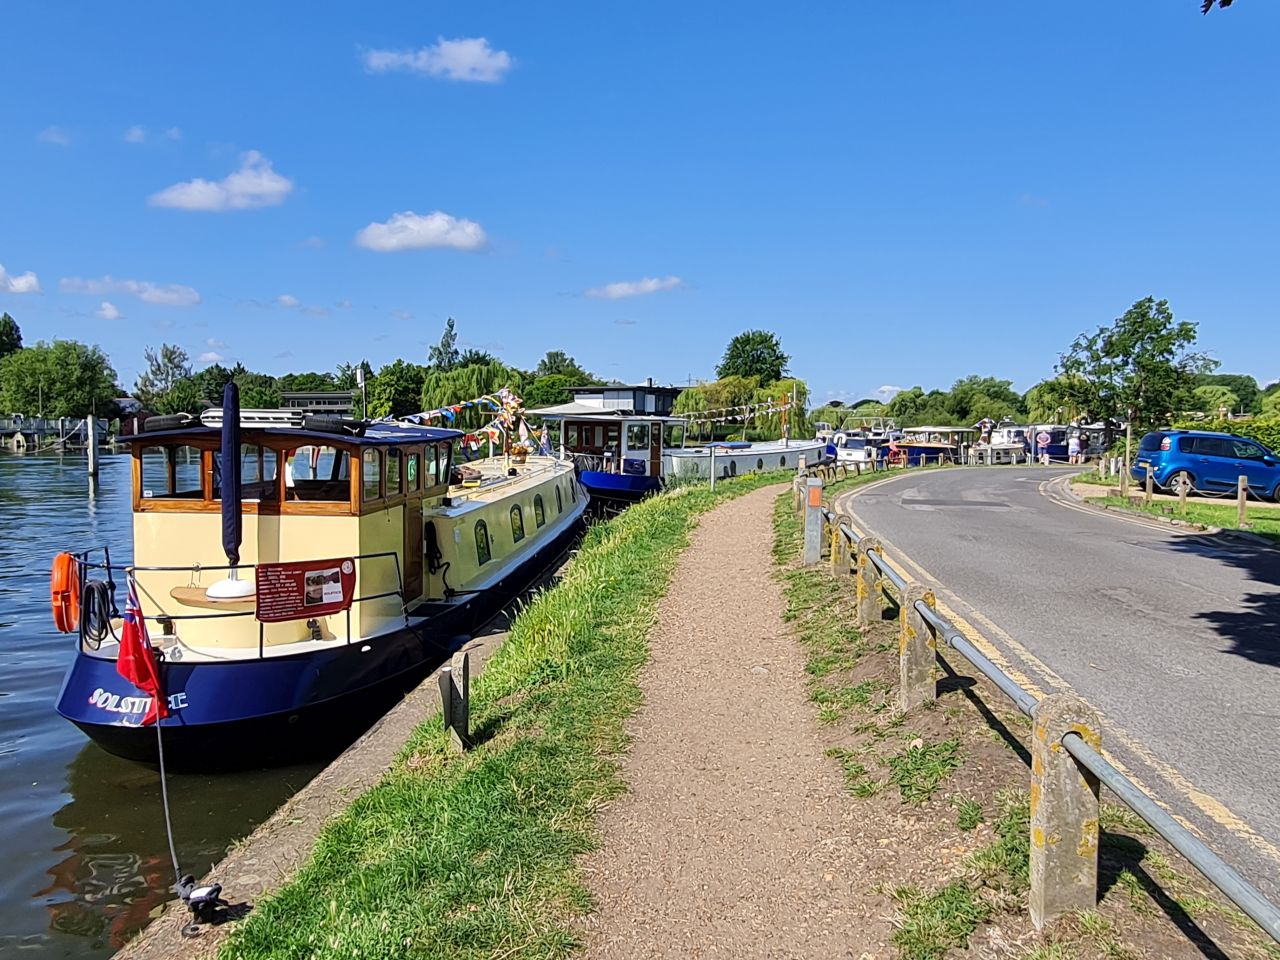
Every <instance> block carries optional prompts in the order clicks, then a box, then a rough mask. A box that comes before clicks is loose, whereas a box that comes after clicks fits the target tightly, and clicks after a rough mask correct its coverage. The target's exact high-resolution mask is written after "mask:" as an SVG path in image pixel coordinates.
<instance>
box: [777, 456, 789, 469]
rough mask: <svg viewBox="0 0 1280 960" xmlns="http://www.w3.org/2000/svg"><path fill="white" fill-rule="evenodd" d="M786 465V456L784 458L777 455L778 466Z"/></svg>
mask: <svg viewBox="0 0 1280 960" xmlns="http://www.w3.org/2000/svg"><path fill="white" fill-rule="evenodd" d="M786 465H787V458H786V457H779V458H778V466H780V467H785V466H786Z"/></svg>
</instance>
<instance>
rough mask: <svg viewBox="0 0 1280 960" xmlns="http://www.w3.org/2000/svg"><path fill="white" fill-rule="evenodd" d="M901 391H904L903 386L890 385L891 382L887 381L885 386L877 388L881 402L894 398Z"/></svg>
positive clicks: (876, 392) (876, 391) (876, 394)
mask: <svg viewBox="0 0 1280 960" xmlns="http://www.w3.org/2000/svg"><path fill="white" fill-rule="evenodd" d="M901 392H902V388H901V387H894V386H890V385H889V384H887V383H886V384H885V385H884V386H883V387H877V388H876V390H875V396H877V397H879V398H880V402H881V403H888V402H889V401H890V400H892V399H893V398H894V397H896V396H897V395H898V394H900V393H901Z"/></svg>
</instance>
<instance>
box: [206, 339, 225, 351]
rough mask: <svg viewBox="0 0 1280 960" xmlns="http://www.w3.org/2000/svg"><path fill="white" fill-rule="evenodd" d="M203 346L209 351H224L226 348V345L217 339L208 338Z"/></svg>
mask: <svg viewBox="0 0 1280 960" xmlns="http://www.w3.org/2000/svg"><path fill="white" fill-rule="evenodd" d="M204 345H205V346H206V347H208V348H209V349H210V350H225V349H226V348H227V345H226V344H225V343H223V342H222V341H221V340H219V339H218V338H217V337H210V338H209V339H208V340H206V341H205V342H204Z"/></svg>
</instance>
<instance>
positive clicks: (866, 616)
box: [856, 537, 884, 630]
mask: <svg viewBox="0 0 1280 960" xmlns="http://www.w3.org/2000/svg"><path fill="white" fill-rule="evenodd" d="M873 553H880V541H879V540H876V539H875V538H874V537H863V538H862V539H861V540H859V541H858V569H857V575H858V580H857V585H856V589H857V596H858V625H859V626H860V627H862V628H863V629H864V630H865V629H867V628H868V627H870V626H871V625H872V624H874V623H876V622H877V621H878V620H879V619H880V613H881V611H882V610H883V609H884V607H883V606H882V605H881V602H880V570H879V569H878V568H877V567H876V565H875V564H874V563H872V562H871V554H873Z"/></svg>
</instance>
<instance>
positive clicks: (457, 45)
mask: <svg viewBox="0 0 1280 960" xmlns="http://www.w3.org/2000/svg"><path fill="white" fill-rule="evenodd" d="M361 59H362V60H363V61H364V67H365V69H366V70H368V71H369V72H370V73H388V72H390V71H395V70H403V71H405V72H407V73H421V74H425V75H426V76H428V77H445V78H446V79H449V80H462V81H465V82H468V83H497V82H498V81H499V80H501V79H502V78H503V76H504V75H505V74H506V72H507V71H508V70H510V69H511V68H512V66H514V64H515V59H514V58H513V57H512V56H511V54H509V53H507V51H505V50H494V49H493V48H492V47H491V46H489V41H488V40H487V39H485V38H484V37H464V38H462V39H459V40H446V39H445V38H444V37H440V38H439V39H438V40H437V41H436V42H435V44H434V45H433V46H430V47H421V48H420V49H418V50H366V51H364V53H363V54H361Z"/></svg>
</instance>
